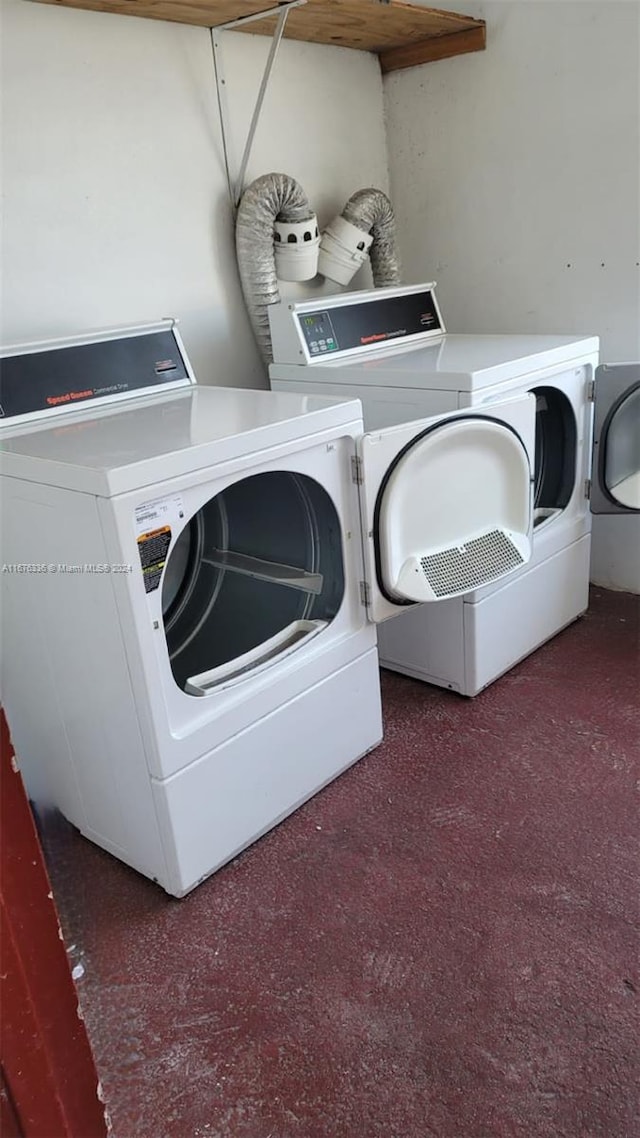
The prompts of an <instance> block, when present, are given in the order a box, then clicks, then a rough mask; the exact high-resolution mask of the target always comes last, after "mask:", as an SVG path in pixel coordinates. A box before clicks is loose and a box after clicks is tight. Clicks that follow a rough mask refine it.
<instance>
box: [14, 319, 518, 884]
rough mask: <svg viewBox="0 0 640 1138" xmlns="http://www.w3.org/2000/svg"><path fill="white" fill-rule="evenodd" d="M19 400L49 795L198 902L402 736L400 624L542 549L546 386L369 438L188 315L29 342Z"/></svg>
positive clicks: (27, 638)
mask: <svg viewBox="0 0 640 1138" xmlns="http://www.w3.org/2000/svg"><path fill="white" fill-rule="evenodd" d="M1 401H2V408H3V413H4V414H3V418H2V420H1V421H2V424H3V426H2V433H3V444H4V445H3V453H2V465H1V468H0V469H1V473H2V480H1V481H2V486H1V488H2V513H3V525H2V535H1V537H2V561H3V567H2V575H1V576H2V601H3V604H2V625H3V627H2V637H3V657H4V662H5V670H4V675H3V681H2V694H3V702H4V705H5V709H6V712H7V717H8V721H9V725H10V729H11V732H12V735H13V739H14V744H15V748H16V752H17V755H18V760H19V763H20V765H21V768H22V770H23V772H24V775H25V780H26V783H27V787H28V789H29V792H30V794H31V796H32V797H33V798H34V799H35V800H36V802H39V803H41V804H43V805H45V806H46V805H47V804H51V805H54V806H56V807H58V808H59V809H60V810H61V811H62V813H63V814H64V815H65V816H66V817H67V818H68V819H69V820H70V821H71V822H73V823H74V824H75V825H76V826H77V827H78V828H79V829H80V830H81V832H82V833H84V834H85V835H86V836H87V837H89V838H90V839H92V840H93V841H95V842H97V843H98V844H99V845H101V846H102V847H104V848H105V849H107V850H109V851H110V852H111V853H113V854H115V855H116V856H118V857H119V858H121V859H122V860H123V861H125V862H127V863H128V864H129V865H131V866H133V867H135V868H136V869H137V870H139V871H141V872H142V873H144V874H146V875H147V876H148V877H150V878H153V879H154V880H156V881H158V882H159V883H160V884H161V885H162V886H163V887H164V888H165V889H166V890H167V891H168V892H169V893H172V894H175V895H176V896H181V895H182V894H184V893H186V892H187V891H188V890H190V889H191V888H193V887H194V886H195V885H196V884H197V883H198V882H199V881H201V880H202V879H203V878H205V877H206V876H207V875H209V874H210V873H212V872H213V871H214V870H215V869H216V868H218V867H219V866H221V865H222V864H224V863H225V862H226V861H228V860H229V859H230V858H232V857H233V856H234V855H235V854H236V853H238V852H239V851H240V850H242V849H243V848H244V847H246V846H247V845H249V844H250V843H251V842H252V841H254V840H255V839H256V838H257V837H259V836H260V835H261V834H263V833H264V832H266V831H267V830H268V829H269V828H270V827H272V826H274V825H275V824H276V823H277V822H278V821H279V820H280V819H282V818H283V817H285V816H286V815H287V814H288V813H290V812H291V811H292V810H294V809H295V808H296V807H297V806H298V805H299V804H300V803H302V802H303V801H304V800H306V799H307V798H309V797H310V796H311V795H312V794H314V793H315V792H316V791H317V790H318V789H319V788H320V787H322V786H323V785H325V784H326V783H327V782H328V781H330V780H331V779H332V778H334V777H335V776H336V775H338V774H339V773H340V772H341V771H342V770H344V769H345V768H346V767H347V766H349V765H350V764H351V763H353V762H354V761H355V760H357V759H358V758H359V757H360V756H361V755H363V754H364V753H365V752H367V751H369V750H370V749H371V748H373V747H375V746H376V744H377V743H378V742H379V741H380V738H381V734H382V728H381V715H380V692H379V673H378V657H377V651H376V624H378V623H379V622H381V621H384V620H386V619H387V618H388V617H390V616H393V615H395V614H397V613H398V612H402V611H403V610H404V607H405V606H406V605H411V606H412V609H413V610H417V609H419V608H420V602H422V601H425V602H429V603H430V605H431V607H434V604H435V607H437V604H438V603H442V602H443V601H446V599H447V598H449V597H452V596H457V595H459V594H460V593H462V592H464V591H468V589H469V588H477V587H479V586H481V585H483V584H486V583H488V582H491V581H496V580H498V579H500V578H502V577H504V576H506V575H508V574H510V573H512V572H513V571H514V570H515V569H517V568H518V567H520V566H521V565H523V564H524V563H526V561H527V560H528V558H529V557H530V553H531V533H532V526H533V504H532V467H533V456H534V449H533V448H534V425H535V400H534V399H533V398H532V397H531V396H530V395H528V394H524V395H522V394H517V395H516V396H515V397H513V398H509V399H506V400H502V401H500V402H496V403H495V404H492V406H491V408H490V409H489V410H487V411H483V412H482V413H477V412H476V411H475V410H473V409H472V410H471V411H466V412H464V413H460V412H457V411H456V412H454V413H453V414H445V415H431V416H428V417H424V418H422V419H419V420H417V421H415V422H412V423H411V424H410V425H408V426H407V425H400V426H393V427H390V428H386V429H384V430H376V431H373V432H368V433H365V432H364V431H363V425H362V411H361V406H360V404H359V403H358V402H357V401H353V400H348V399H339V400H336V399H335V398H330V399H326V398H321V397H317V396H313V395H309V394H283V393H273V392H269V391H249V390H239V389H228V388H213V387H199V386H197V385H196V384H195V377H194V375H193V372H192V370H191V368H190V366H189V362H188V359H187V356H186V353H185V350H184V346H183V344H182V343H181V340H180V337H179V335H178V332H177V329H176V327H175V324H174V323H173V322H167V323H162V324H160V325H153V326H143V327H137V328H130V329H118V330H114V331H112V332H109V333H103V334H97V335H95V336H93V337H92V336H87V337H81V338H79V339H76V340H72V341H57V342H53V343H51V342H50V343H47V344H32V345H28V346H23V347H22V348H12V349H6V350H5V351H4V352H3V360H2V397H1Z"/></svg>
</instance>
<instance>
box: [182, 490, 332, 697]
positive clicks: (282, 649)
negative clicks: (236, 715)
mask: <svg viewBox="0 0 640 1138" xmlns="http://www.w3.org/2000/svg"><path fill="white" fill-rule="evenodd" d="M343 594H344V569H343V558H342V537H341V530H340V521H339V518H338V514H337V512H336V509H335V507H334V505H333V502H332V501H331V498H330V497H329V495H328V494H327V492H326V490H324V489H323V487H322V486H320V485H319V484H318V483H317V482H315V481H314V480H313V479H311V478H309V477H307V476H305V475H300V474H294V473H292V472H289V471H277V472H270V473H265V474H257V475H252V476H251V477H248V478H243V479H240V480H239V481H237V482H234V483H233V484H232V485H230V486H228V487H227V488H226V489H225V490H223V491H222V492H221V493H220V494H217V495H216V496H215V497H214V498H211V499H210V500H209V501H208V502H207V503H206V504H205V505H204V506H203V507H202V508H201V509H200V510H199V511H198V512H197V513H196V514H195V515H194V516H193V517H192V518H191V520H190V521H189V522H188V524H187V525H186V527H185V528H184V529H183V531H182V533H181V534H180V535H179V537H178V539H177V541H176V542H175V544H174V545H173V547H172V549H171V551H170V553H169V557H168V559H167V562H166V565H165V567H164V572H163V578H162V613H163V622H164V629H165V635H166V641H167V649H168V653H169V661H170V664H171V670H172V673H173V676H174V679H175V681H176V683H177V685H178V686H179V687H180V688H181V689H182V690H183V691H185V692H186V693H187V694H189V695H195V696H206V695H209V694H211V693H213V692H215V691H218V690H220V688H221V687H225V688H226V687H229V686H230V685H232V684H236V683H239V682H240V681H241V680H244V679H245V678H246V677H247V676H248V675H249V674H252V675H253V674H255V673H256V672H258V671H263V670H265V669H266V668H268V667H269V666H270V665H271V664H272V663H274V662H275V660H276V659H279V660H281V659H282V658H283V657H285V656H287V655H290V654H291V653H292V652H293V651H295V650H297V649H298V648H300V647H302V645H303V643H306V642H307V641H308V640H309V639H311V638H312V637H314V636H316V635H318V633H320V632H321V631H322V630H323V629H324V628H325V627H326V626H327V624H328V623H329V622H330V621H331V620H332V619H333V617H334V616H335V615H336V613H337V612H338V609H339V608H340V605H341V603H342V597H343Z"/></svg>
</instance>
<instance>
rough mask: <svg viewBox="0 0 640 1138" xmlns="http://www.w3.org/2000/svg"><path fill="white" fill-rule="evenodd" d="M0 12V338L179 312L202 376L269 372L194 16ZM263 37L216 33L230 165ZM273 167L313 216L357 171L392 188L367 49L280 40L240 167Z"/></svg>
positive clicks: (257, 379) (8, 7)
mask: <svg viewBox="0 0 640 1138" xmlns="http://www.w3.org/2000/svg"><path fill="white" fill-rule="evenodd" d="M1 13H2V31H3V55H4V58H3V63H2V95H3V122H2V142H3V183H4V223H3V236H2V249H1V256H2V262H1V263H2V292H3V296H2V328H1V340H2V342H3V343H5V344H6V343H16V342H19V341H21V340H30V339H35V338H40V337H47V336H50V335H62V334H65V333H70V334H73V333H75V332H80V331H85V330H89V329H93V328H102V327H106V326H109V325H117V324H120V323H125V324H126V323H135V322H138V321H143V320H146V319H156V318H157V317H160V316H167V315H176V316H178V317H179V318H180V321H181V330H182V333H183V337H184V339H185V343H186V346H187V350H188V351H189V354H190V356H191V359H192V362H193V364H194V367H195V370H196V373H197V375H198V378H199V380H200V382H203V383H221V384H233V385H239V386H248V387H257V386H266V379H265V376H264V369H263V366H262V363H261V361H260V360H259V357H258V352H257V349H256V347H255V344H254V341H253V337H252V334H251V330H250V326H249V322H248V318H247V315H246V311H245V308H244V303H243V300H242V295H241V292H240V286H239V280H238V274H237V268H236V260H235V252H234V244H233V225H232V219H231V211H230V206H229V201H228V196H227V188H226V178H225V175H224V167H223V160H222V146H221V136H220V128H219V118H218V109H217V103H216V95H215V83H214V73H213V63H212V55H211V44H210V38H209V33H208V32H207V30H206V29H201V28H191V27H186V26H183V25H178V24H170V23H164V22H160V21H156V20H142V19H136V18H132V17H127V16H112V15H103V14H101V13H97V12H83V11H75V10H72V9H66V8H58V7H53V6H52V7H49V6H46V5H40V4H31V3H25V0H2V7H1ZM268 47H269V41H268V40H267V39H266V38H263V37H261V36H255V35H251V36H247V35H244V34H242V35H240V34H238V33H226V35H225V37H224V43H223V52H224V57H223V58H224V67H225V72H226V78H227V101H228V106H229V111H230V117H231V124H232V131H231V146H232V151H233V154H234V160H235V162H236V164H237V163H239V160H240V156H241V153H242V148H243V145H244V137H245V135H246V131H247V128H248V125H249V119H250V116H251V112H252V109H253V95H254V93H255V91H256V90H257V87H258V84H259V81H260V78H261V75H262V68H263V64H264V61H265V59H266V54H267V51H268ZM236 168H237V165H236ZM271 170H279V171H282V172H284V173H287V174H290V175H292V176H293V177H295V178H297V179H298V180H299V181H300V182H301V184H302V186H303V188H304V189H305V190H306V192H307V194H308V195H309V198H310V200H311V203H312V205H313V206H315V208H316V210H317V212H318V215H319V218H320V220H321V222H322V221H324V222H326V221H328V220H330V217H331V216H333V214H334V213H335V212H337V211H338V210H339V209H340V208H341V207H342V206H343V204H344V202H345V201H346V200H347V198H348V197H349V196H350V194H351V193H353V192H354V191H355V190H357V189H360V188H361V187H362V186H366V185H377V186H379V187H380V188H382V189H387V188H388V174H387V165H386V151H385V137H384V123H383V103H382V82H381V78H380V72H379V68H378V64H377V60H376V59H375V58H374V57H372V56H370V55H368V54H365V53H363V52H348V51H346V50H345V49H343V48H325V47H318V46H315V45H307V44H296V43H292V42H284V43H283V44H282V46H281V51H280V55H279V57H278V61H277V66H276V70H275V72H274V77H273V81H272V85H271V86H270V88H269V92H268V96H267V102H266V103H265V107H264V111H263V117H262V119H261V123H260V127H259V132H258V135H257V137H256V144H255V148H254V151H253V157H252V160H251V164H250V166H249V169H248V171H247V178H248V180H251V179H253V178H254V177H257V176H258V175H259V174H263V173H268V172H269V171H271Z"/></svg>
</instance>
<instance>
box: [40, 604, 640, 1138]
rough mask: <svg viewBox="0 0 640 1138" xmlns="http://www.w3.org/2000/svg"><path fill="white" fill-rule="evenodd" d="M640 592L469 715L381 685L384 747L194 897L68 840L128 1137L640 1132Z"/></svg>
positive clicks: (107, 1081) (95, 1033)
mask: <svg viewBox="0 0 640 1138" xmlns="http://www.w3.org/2000/svg"><path fill="white" fill-rule="evenodd" d="M638 602H639V598H633V597H630V596H628V595H623V594H615V593H606V592H604V591H602V590H595V592H594V594H593V597H592V607H591V609H590V611H589V613H588V614H587V616H586V617H585V618H584V619H583V620H581V621H580V622H578V623H577V624H575V625H574V626H573V627H572V628H570V629H568V630H567V631H566V632H564V633H562V634H561V635H560V636H558V637H557V638H556V639H555V640H554V641H553V642H552V643H551V644H549V645H547V646H546V647H545V648H543V649H541V650H540V651H539V652H537V653H536V654H535V655H534V656H533V657H531V658H530V659H529V660H527V661H526V662H525V663H523V664H522V665H520V666H519V667H518V668H516V669H515V670H514V671H512V672H511V673H510V674H509V675H508V676H506V677H504V678H503V679H502V680H500V681H499V682H498V683H496V684H494V685H493V686H492V687H491V688H490V689H488V690H487V691H486V692H484V693H483V694H482V695H481V696H479V697H477V698H476V699H475V700H473V701H466V700H464V699H461V698H460V697H457V696H454V695H451V694H449V693H447V692H443V691H438V690H436V689H432V688H428V687H425V686H423V685H421V684H419V683H416V682H414V681H412V680H409V679H406V678H404V677H400V676H395V675H392V674H390V673H386V674H384V676H383V691H384V706H385V720H386V737H385V742H384V743H383V745H382V746H381V747H380V748H379V749H378V750H376V751H375V752H373V753H372V754H371V755H370V756H368V757H367V758H365V759H364V760H363V761H361V762H360V763H359V764H357V765H356V766H355V767H354V768H352V769H351V770H350V771H349V772H348V773H347V774H345V775H344V776H343V777H342V778H340V779H338V781H337V782H335V783H333V784H332V785H331V786H330V787H328V788H327V789H326V790H325V791H324V792H323V793H322V794H320V795H318V796H317V797H316V798H315V799H313V800H312V801H311V802H309V803H308V804H307V805H306V806H305V807H303V808H302V809H301V810H299V811H298V813H297V814H295V815H294V816H293V817H292V818H290V819H288V820H287V821H286V822H284V823H283V824H282V825H281V826H280V827H278V829H277V830H275V831H273V832H272V833H271V834H270V835H268V836H267V837H266V838H264V839H263V840H262V841H261V842H259V843H258V844H257V845H255V846H254V847H253V848H252V849H250V850H248V851H247V852H246V853H244V854H243V855H242V856H241V857H239V858H238V859H237V860H236V861H235V862H234V863H233V864H231V865H230V866H228V867H227V868H225V869H223V870H221V871H220V872H219V873H218V874H216V875H215V876H214V877H213V878H212V879H210V880H209V881H208V882H206V883H205V884H203V885H202V886H200V888H199V889H197V890H196V891H195V892H194V893H193V894H191V895H190V896H189V897H188V898H186V899H185V900H183V901H173V900H170V899H169V898H167V897H166V896H165V895H164V894H163V893H162V892H161V891H160V890H159V889H158V888H157V887H156V886H153V885H151V884H150V883H148V882H147V881H145V880H144V879H143V878H141V877H139V876H137V875H136V874H135V873H133V872H132V871H130V870H128V869H127V868H126V867H125V866H123V865H121V864H120V863H118V862H117V861H115V860H114V859H112V858H111V857H109V856H108V855H107V854H104V853H102V852H101V851H100V850H98V849H97V848H95V847H93V846H91V845H90V844H89V843H88V842H85V841H84V840H83V839H82V838H80V837H78V836H77V835H76V834H75V832H73V831H71V830H70V828H68V827H67V826H66V824H65V825H64V826H59V827H56V828H55V829H53V830H51V832H50V833H49V835H48V838H47V843H48V851H49V860H50V868H51V872H52V876H53V878H54V886H55V891H56V897H57V900H58V903H59V906H60V909H61V911H62V914H63V923H64V926H65V930H66V932H67V936H68V941H69V944H70V945H71V944H72V945H74V946H75V947H74V948H72V949H70V957H71V960H72V963H73V964H74V965H78V964H82V965H83V966H84V975H83V976H82V978H81V979H79V981H78V987H79V992H80V997H81V1002H82V1006H83V1009H84V1014H85V1018H86V1021H87V1025H88V1028H89V1034H90V1036H91V1039H92V1042H93V1047H94V1050H95V1055H96V1060H97V1064H98V1069H99V1071H100V1074H101V1079H102V1083H103V1086H104V1089H105V1093H106V1098H107V1102H108V1105H109V1108H110V1111H111V1116H112V1121H113V1126H114V1133H115V1135H116V1138H431V1136H434V1138H435V1136H437V1138H552V1136H553V1138H557V1136H563V1138H564V1136H566V1138H638V1135H640V1101H639V1098H638V1094H637V1089H636V1088H637V1083H636V1078H637V1076H638V1073H639V1063H638V1042H637V1040H638V1026H639V1025H638V1014H637V1009H638V1000H639V999H640V981H639V978H638V968H637V964H638V958H637V950H638V934H637V918H638V893H637V876H636V875H637V869H638V860H637V847H636V841H637V834H638V825H637V823H638V809H637V800H638V790H639V788H640V782H639V781H638V780H639V779H640V771H639V770H638V765H637V763H638V738H639V731H638V726H639V724H638V720H639V716H638V704H639V691H640V683H639V680H640V677H639V674H638V616H639V604H638ZM52 1138H53V1136H52ZM78 1138H81V1136H78Z"/></svg>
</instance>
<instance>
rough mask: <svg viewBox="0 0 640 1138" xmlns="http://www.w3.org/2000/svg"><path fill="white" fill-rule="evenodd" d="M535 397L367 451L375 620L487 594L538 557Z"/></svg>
mask: <svg viewBox="0 0 640 1138" xmlns="http://www.w3.org/2000/svg"><path fill="white" fill-rule="evenodd" d="M535 405H536V404H535V397H534V396H533V395H530V394H525V395H520V396H518V397H517V398H514V399H510V400H505V401H504V402H502V403H496V404H492V405H491V415H487V414H478V413H475V412H464V413H460V412H454V413H452V414H447V415H438V416H434V417H432V418H429V419H423V420H420V421H418V422H413V423H408V424H404V425H403V426H401V427H392V428H389V429H387V430H384V431H376V432H370V433H368V434H366V435H364V436H363V438H362V440H361V442H360V446H359V457H360V471H361V479H362V485H361V509H362V517H363V528H364V534H365V540H364V547H365V563H366V572H367V586H368V588H367V589H366V596H367V603H368V605H369V610H370V615H371V617H372V619H373V620H376V621H378V620H385V619H386V618H387V617H389V616H395V615H397V613H398V609H399V606H403V605H406V604H408V603H415V602H420V601H439V600H444V599H446V598H449V597H454V596H458V595H460V594H462V593H467V592H470V591H471V590H473V589H478V588H480V587H482V586H483V585H486V584H489V583H490V582H492V581H496V580H499V579H500V578H501V577H504V576H506V575H507V574H508V573H512V572H513V571H514V570H516V569H519V568H520V567H521V566H522V565H524V564H525V563H526V562H527V561H528V560H529V559H530V557H531V531H532V524H533V494H532V490H533V483H532V467H533V461H532V456H533V452H534V439H535Z"/></svg>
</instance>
